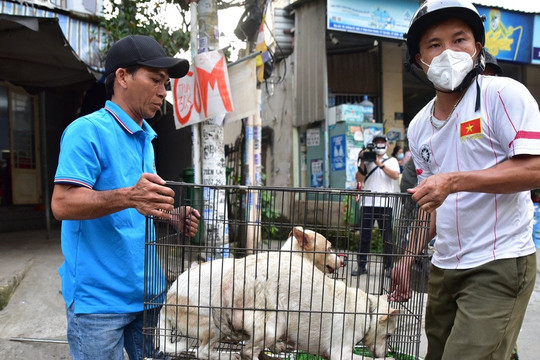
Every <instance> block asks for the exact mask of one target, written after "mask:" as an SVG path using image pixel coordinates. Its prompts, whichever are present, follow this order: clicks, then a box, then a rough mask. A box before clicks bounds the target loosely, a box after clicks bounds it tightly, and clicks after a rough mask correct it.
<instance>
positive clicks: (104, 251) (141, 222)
mask: <svg viewBox="0 0 540 360" xmlns="http://www.w3.org/2000/svg"><path fill="white" fill-rule="evenodd" d="M155 137H156V133H155V132H154V130H153V129H152V128H151V127H150V126H149V125H148V123H147V122H146V121H143V126H142V128H141V127H140V126H139V125H137V123H136V122H135V121H133V120H132V119H131V118H130V117H129V116H128V115H127V114H126V113H125V112H124V111H123V110H122V109H121V108H120V107H119V106H118V105H116V104H115V103H113V102H111V101H107V102H106V104H105V108H103V109H101V110H98V111H96V112H94V113H92V114H89V115H86V116H83V117H81V118H78V119H77V120H75V121H74V122H72V123H71V124H70V125H69V126H68V127H67V128H66V130H65V131H64V134H63V135H62V140H61V145H60V157H59V160H58V168H57V170H56V175H55V179H54V182H55V184H73V185H78V186H84V187H87V188H89V189H93V190H96V191H104V190H113V189H118V188H123V187H129V186H133V185H135V184H136V183H137V181H138V180H139V178H140V177H141V175H142V173H143V172H147V173H155V172H156V169H155V162H154V149H153V147H152V140H153V139H154V138H155ZM145 229H146V219H145V217H144V216H143V215H141V214H140V213H139V212H138V211H137V210H136V209H133V208H130V209H125V210H122V211H119V212H117V213H114V214H111V215H108V216H104V217H101V218H98V219H92V220H64V221H62V252H63V254H64V263H63V264H62V266H61V267H60V269H59V273H60V276H61V278H62V294H63V296H64V300H65V301H66V304H67V306H71V304H72V303H73V302H74V303H75V313H132V312H138V311H142V310H143V294H144V263H145V261H144V246H145ZM149 273H150V274H152V273H153V274H155V273H158V272H157V271H156V269H153V271H152V270H151V271H149ZM159 274H160V275H161V276H159V278H158V279H153V280H151V281H152V284H154V285H153V287H155V288H158V287H163V288H164V287H165V283H164V280H163V278H162V273H161V271H159ZM156 284H160V285H159V286H156Z"/></svg>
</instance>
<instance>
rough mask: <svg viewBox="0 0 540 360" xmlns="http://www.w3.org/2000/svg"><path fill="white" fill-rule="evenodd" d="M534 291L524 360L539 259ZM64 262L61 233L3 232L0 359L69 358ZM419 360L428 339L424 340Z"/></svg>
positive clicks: (527, 336) (523, 349) (530, 347)
mask: <svg viewBox="0 0 540 360" xmlns="http://www.w3.org/2000/svg"><path fill="white" fill-rule="evenodd" d="M537 259H538V269H537V280H536V286H535V289H534V292H533V294H532V297H531V300H530V302H529V307H528V309H527V314H526V316H525V322H524V324H523V327H522V329H521V333H520V336H519V338H518V348H519V358H520V360H536V359H539V358H540V355H539V354H540V342H539V341H538V334H539V332H540V274H539V272H540V255H538V253H537ZM62 261H63V257H62V253H61V249H60V232H59V229H53V230H52V231H51V234H50V237H49V238H47V234H46V231H44V230H33V231H23V232H11V233H0V289H1V288H2V287H5V286H8V285H9V284H10V283H13V282H17V281H18V280H17V279H20V283H19V285H18V287H17V289H16V291H15V292H14V293H13V296H12V297H11V299H10V301H9V303H8V305H7V306H6V307H5V308H4V309H3V310H1V311H0V358H2V359H15V360H18V359H32V360H33V359H42V360H49V359H51V360H52V359H54V360H58V359H60V360H62V359H70V358H71V357H70V355H69V349H68V345H67V344H66V341H65V340H66V314H65V306H64V300H63V298H62V296H61V293H60V277H59V276H58V272H57V270H58V267H59V266H60V264H61V263H62ZM421 339H422V340H421V341H422V343H421V351H420V353H421V356H423V355H424V354H425V349H426V344H425V337H424V336H422V338H421Z"/></svg>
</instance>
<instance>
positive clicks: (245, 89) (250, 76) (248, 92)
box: [225, 58, 259, 123]
mask: <svg viewBox="0 0 540 360" xmlns="http://www.w3.org/2000/svg"><path fill="white" fill-rule="evenodd" d="M229 79H230V83H231V90H232V100H233V104H234V111H233V112H230V113H228V114H227V116H226V117H225V122H226V123H231V122H233V121H238V120H241V119H243V118H247V117H249V116H252V115H255V114H256V113H257V112H258V111H259V102H258V100H259V98H258V94H257V77H256V69H255V59H253V58H252V59H248V60H246V61H243V62H240V63H237V64H235V65H232V66H229Z"/></svg>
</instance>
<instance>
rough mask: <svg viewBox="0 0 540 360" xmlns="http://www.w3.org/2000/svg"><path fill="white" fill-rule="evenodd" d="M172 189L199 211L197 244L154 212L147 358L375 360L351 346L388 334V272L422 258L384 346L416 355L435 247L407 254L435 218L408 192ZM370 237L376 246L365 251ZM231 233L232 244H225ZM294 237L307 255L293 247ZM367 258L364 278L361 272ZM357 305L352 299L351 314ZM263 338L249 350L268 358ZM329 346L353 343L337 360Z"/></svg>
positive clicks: (391, 353) (178, 200)
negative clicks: (365, 239)
mask: <svg viewBox="0 0 540 360" xmlns="http://www.w3.org/2000/svg"><path fill="white" fill-rule="evenodd" d="M168 186H169V187H171V188H172V189H173V190H174V192H175V207H180V206H191V207H193V208H195V209H197V210H198V211H199V212H200V213H201V215H202V218H201V219H200V222H199V230H198V233H197V235H196V236H195V237H193V238H191V237H187V236H186V235H184V234H183V233H182V232H181V231H179V230H178V229H177V228H178V225H176V226H173V225H171V224H170V223H168V222H166V221H163V220H161V219H158V218H152V217H147V226H146V229H147V231H146V246H145V298H144V311H145V317H144V328H143V331H144V334H145V337H144V341H145V347H144V348H145V354H144V355H145V358H146V359H154V358H156V359H157V358H160V359H163V358H165V359H184V358H197V357H200V358H208V356H210V355H211V356H214V357H216V358H217V357H219V358H222V359H239V358H240V356H242V358H251V357H257V355H258V357H259V358H266V359H268V358H279V359H302V360H311V359H313V360H314V359H318V358H331V359H341V358H343V359H351V358H352V354H353V352H354V353H355V354H356V355H361V356H362V358H366V359H370V358H371V357H370V356H374V355H373V354H372V353H370V349H369V348H368V347H367V346H365V344H363V343H362V342H358V343H356V344H346V343H345V342H346V339H349V337H348V336H349V335H351V334H350V333H351V332H353V333H354V332H358V331H359V332H361V333H363V334H362V336H360V337H358V336H356V337H355V338H357V339H358V340H360V339H362V338H363V337H364V336H363V335H365V333H367V332H369V331H375V332H376V335H375V336H376V337H378V338H382V337H384V338H386V334H387V332H391V330H389V329H388V328H389V327H390V325H388V324H389V322H388V321H387V322H385V323H383V322H379V321H380V320H381V319H383V318H385V315H386V316H387V315H388V314H389V310H388V309H383V308H384V306H383V305H384V302H385V299H387V295H388V293H389V291H390V285H391V284H390V282H391V277H390V273H391V269H392V267H393V265H394V264H395V262H396V261H397V260H399V258H401V257H403V256H410V257H414V265H413V270H412V275H411V287H412V289H413V292H412V297H411V298H410V299H409V300H408V301H407V302H402V303H398V302H390V304H389V305H390V306H391V307H392V308H393V309H397V310H399V313H397V314H394V315H392V316H393V317H391V318H393V319H395V322H396V324H397V325H396V329H395V331H394V332H393V335H392V336H391V337H390V339H389V341H388V344H387V345H386V346H384V347H385V349H387V350H388V355H387V356H388V357H389V358H399V359H402V360H408V359H418V358H419V351H420V334H421V326H422V316H423V309H424V302H425V287H426V279H427V271H428V263H429V254H428V248H427V246H426V248H425V249H424V251H423V252H422V253H421V254H420V255H413V254H408V253H406V251H405V248H406V246H407V244H408V242H409V240H411V241H413V240H412V239H415V238H417V237H422V238H423V239H425V241H424V242H423V243H426V244H427V237H428V231H429V215H428V214H426V213H423V212H421V211H419V209H418V207H417V205H416V204H415V203H414V202H413V201H412V199H411V198H410V195H408V194H401V193H384V194H382V193H371V192H366V191H360V192H358V191H355V190H342V189H321V188H280V187H247V186H202V185H194V184H189V183H181V182H168ZM218 195H219V196H218ZM222 195H224V196H222ZM223 198H224V199H225V202H224V203H223V202H222V201H221V202H222V203H219V201H220V200H218V199H223ZM372 205H374V206H372ZM218 206H221V207H225V211H224V212H223V211H222V212H221V213H225V214H226V215H225V217H224V218H223V216H221V217H220V216H217V215H216V214H217V213H218V211H217V210H216V209H217V208H218ZM381 208H383V209H385V210H383V211H381V210H380V209H381ZM208 209H214V210H213V213H212V212H210V211H209V210H208ZM419 213H420V215H419ZM217 225H220V226H217ZM218 229H219V230H218ZM293 229H296V231H293ZM218 232H221V233H218ZM297 234H301V235H299V236H296V235H297ZM362 234H364V237H366V236H368V237H369V238H370V244H368V248H369V250H367V251H363V252H359V251H360V247H359V243H360V242H361V237H362ZM295 236H296V237H295ZM225 237H228V239H229V241H228V243H227V244H226V245H225V246H224V245H223V242H221V241H220V239H223V238H225ZM287 240H289V242H287ZM295 242H297V243H298V244H301V245H299V246H300V248H295V245H292V246H291V243H292V244H294V243H295ZM286 244H289V245H287V246H286ZM314 244H316V245H314ZM321 244H322V245H321ZM321 246H322V247H321ZM364 255H365V263H366V268H367V274H363V275H358V276H352V274H351V272H352V270H353V269H355V268H356V267H357V266H358V265H359V262H360V258H361V257H362V256H364ZM339 289H341V290H339ZM339 291H341V294H342V295H339ZM343 294H345V295H344V297H343ZM368 294H369V295H368ZM349 304H354V306H353V310H352V311H351V310H350V307H349ZM374 304H375V305H376V306H375V305H374ZM156 313H159V320H158V319H156V316H155V314H156ZM347 319H349V320H350V319H353V321H352V323H351V322H350V321H349V320H347ZM372 319H376V321H375V322H373V321H372ZM328 324H332V326H331V327H328V326H327V325H328ZM384 327H387V328H386V329H384ZM277 329H281V330H283V329H285V330H283V331H281V332H279V331H278V330H277ZM271 331H277V332H276V333H275V334H273V333H271ZM353 336H354V334H353ZM260 338H262V349H263V350H261V351H260V353H257V354H255V353H252V352H253V351H259V350H257V349H258V348H257V346H260V344H261V342H260V341H259V339H260ZM216 339H217V340H216ZM322 339H327V340H328V341H330V342H331V343H333V344H334V345H335V344H338V343H339V342H340V341H341V344H338V346H337V347H338V348H341V349H348V348H350V347H351V346H353V345H354V346H353V347H352V348H351V349H352V351H350V352H349V353H341V354H337V353H336V350H335V349H336V347H335V346H334V347H332V349H330V350H329V349H328V346H326V345H325V344H323V342H324V341H323V340H322ZM212 341H214V342H215V346H214V344H213V343H212ZM306 341H307V343H306ZM209 342H210V343H211V344H210V345H212V346H211V347H210V348H209ZM254 343H257V345H254ZM152 347H153V350H151V351H150V350H148V349H150V348H152ZM249 347H251V348H249ZM371 350H373V349H371ZM343 351H345V350H343ZM332 352H333V354H332Z"/></svg>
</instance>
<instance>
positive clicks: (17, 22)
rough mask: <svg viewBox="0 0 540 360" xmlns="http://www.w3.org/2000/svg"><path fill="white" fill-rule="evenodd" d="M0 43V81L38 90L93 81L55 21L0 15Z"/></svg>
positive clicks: (89, 70) (43, 18) (86, 67)
mask: <svg viewBox="0 0 540 360" xmlns="http://www.w3.org/2000/svg"><path fill="white" fill-rule="evenodd" d="M0 44H1V46H0V80H5V81H9V82H11V83H13V84H16V85H20V86H26V87H38V88H50V87H59V86H66V85H72V84H78V83H84V82H92V81H96V76H94V73H93V71H92V70H91V69H90V68H89V67H88V66H87V65H86V64H85V63H84V62H83V61H81V59H80V58H79V57H78V56H77V54H76V53H75V52H74V51H73V49H72V48H71V46H70V45H69V43H68V41H67V40H66V38H65V36H64V34H63V32H62V30H61V28H60V26H59V25H58V19H57V18H45V17H31V16H14V15H5V14H0ZM96 75H98V74H96ZM98 76H99V75H98Z"/></svg>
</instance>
